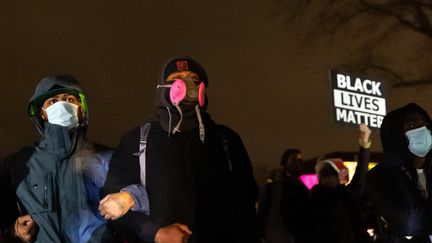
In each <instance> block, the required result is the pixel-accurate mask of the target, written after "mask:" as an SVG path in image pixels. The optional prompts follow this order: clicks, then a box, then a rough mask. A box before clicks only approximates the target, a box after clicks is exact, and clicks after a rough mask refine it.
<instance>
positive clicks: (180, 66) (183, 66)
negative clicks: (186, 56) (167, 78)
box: [176, 60, 189, 71]
mask: <svg viewBox="0 0 432 243" xmlns="http://www.w3.org/2000/svg"><path fill="white" fill-rule="evenodd" d="M176 66H177V71H188V70H189V65H188V62H187V61H186V60H185V61H177V62H176Z"/></svg>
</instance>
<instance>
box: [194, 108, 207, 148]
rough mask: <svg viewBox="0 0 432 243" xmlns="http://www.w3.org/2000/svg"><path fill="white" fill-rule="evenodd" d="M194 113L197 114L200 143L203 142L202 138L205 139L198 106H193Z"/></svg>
mask: <svg viewBox="0 0 432 243" xmlns="http://www.w3.org/2000/svg"><path fill="white" fill-rule="evenodd" d="M195 113H196V114H197V118H198V122H199V135H200V140H201V141H202V142H204V138H205V129H204V124H203V122H202V117H201V112H200V109H199V107H198V105H195Z"/></svg>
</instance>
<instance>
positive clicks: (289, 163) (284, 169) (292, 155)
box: [267, 148, 304, 182]
mask: <svg viewBox="0 0 432 243" xmlns="http://www.w3.org/2000/svg"><path fill="white" fill-rule="evenodd" d="M303 163H304V160H303V153H302V152H301V151H300V150H299V149H296V148H292V149H291V148H290V149H287V150H285V152H284V153H283V154H282V158H281V163H280V167H279V168H277V169H275V170H273V171H272V172H271V173H270V176H269V177H268V179H267V182H272V181H274V180H277V179H278V177H280V176H281V175H282V174H285V173H288V174H290V175H292V176H295V177H297V178H298V177H299V176H301V175H302V174H303V173H304V168H303V167H304V165H303Z"/></svg>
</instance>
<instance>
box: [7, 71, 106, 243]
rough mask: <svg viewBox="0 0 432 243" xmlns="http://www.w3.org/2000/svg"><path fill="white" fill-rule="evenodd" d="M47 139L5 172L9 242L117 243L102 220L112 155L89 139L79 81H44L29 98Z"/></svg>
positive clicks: (54, 78)
mask: <svg viewBox="0 0 432 243" xmlns="http://www.w3.org/2000/svg"><path fill="white" fill-rule="evenodd" d="M28 113H29V116H30V118H31V119H32V120H33V121H34V123H35V126H36V128H37V129H38V131H39V132H40V133H41V135H42V138H41V140H40V141H39V143H37V144H36V145H35V146H32V147H24V148H23V149H21V150H20V151H18V152H16V153H14V154H13V155H11V156H9V157H8V158H6V159H5V160H4V161H3V162H2V164H1V167H0V189H1V191H2V198H1V200H0V203H1V206H0V209H1V210H2V211H1V216H0V230H1V235H2V238H3V239H2V240H3V241H5V242H41V243H50V242H53V243H54V242H55V243H58V242H65V243H69V242H74V243H75V242H112V240H113V239H112V238H111V234H110V231H109V230H108V228H107V227H106V223H105V220H104V219H103V218H102V217H101V216H100V215H99V213H98V211H97V205H98V202H99V189H100V187H102V185H103V183H104V181H105V176H106V172H107V169H108V164H107V163H108V162H109V158H110V156H111V154H112V150H111V149H109V148H108V147H106V146H103V145H97V144H93V143H91V142H89V141H88V140H87V138H86V128H87V121H88V111H87V105H86V99H85V96H84V93H83V91H82V88H81V86H80V84H79V82H78V81H77V80H76V79H75V78H73V77H71V76H68V75H57V76H50V77H46V78H44V79H42V80H41V81H40V82H39V84H38V85H37V87H36V90H35V92H34V94H33V96H32V98H31V99H30V102H29V106H28Z"/></svg>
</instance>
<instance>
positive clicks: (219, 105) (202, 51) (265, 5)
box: [0, 0, 432, 179]
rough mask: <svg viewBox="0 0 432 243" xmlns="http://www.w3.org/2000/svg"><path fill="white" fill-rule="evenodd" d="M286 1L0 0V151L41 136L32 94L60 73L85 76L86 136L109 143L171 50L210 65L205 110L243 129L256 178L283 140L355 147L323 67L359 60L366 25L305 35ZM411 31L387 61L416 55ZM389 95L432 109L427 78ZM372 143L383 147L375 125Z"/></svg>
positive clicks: (139, 114) (128, 122)
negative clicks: (287, 12)
mask: <svg viewBox="0 0 432 243" xmlns="http://www.w3.org/2000/svg"><path fill="white" fill-rule="evenodd" d="M281 2H282V1H275V0H252V1H251V0H237V1H228V0H222V1H198V0H192V1H144V0H143V1H138V0H137V1H130V0H127V1H114V0H105V1H84V0H80V1H66V0H65V1H1V2H0V90H1V91H2V96H1V97H2V98H1V111H2V116H0V124H1V129H0V138H1V144H0V155H2V156H5V155H6V154H8V153H10V152H12V151H14V150H16V149H18V148H19V147H21V146H23V145H25V144H31V143H32V142H33V141H36V140H37V139H38V134H37V132H36V130H35V129H34V127H33V125H32V123H31V122H30V120H29V119H28V118H27V116H26V106H27V101H28V99H29V98H30V96H31V94H32V93H33V90H34V87H35V85H36V84H37V82H38V81H39V80H40V79H41V78H42V77H44V76H46V75H50V74H59V73H68V74H72V75H74V76H76V77H77V78H78V79H80V80H81V81H82V85H83V86H84V89H85V91H86V95H87V98H88V102H89V107H90V129H89V130H90V131H89V137H90V138H91V139H92V140H94V141H98V142H102V143H105V144H108V145H111V146H115V145H116V144H117V142H118V141H119V138H120V136H121V135H122V134H123V133H124V132H126V131H127V130H128V129H130V128H131V127H133V126H136V125H139V124H140V123H141V122H142V121H143V120H144V119H145V118H146V117H147V115H149V114H150V113H151V112H152V111H153V108H154V105H153V103H154V102H153V101H154V94H155V88H156V82H157V80H158V78H159V72H160V69H161V66H162V65H163V63H164V62H165V60H167V59H168V58H170V57H172V56H175V55H189V56H192V57H194V58H196V59H197V60H198V61H200V62H201V63H202V64H203V66H204V67H205V68H206V70H207V73H208V76H209V84H210V85H209V87H208V90H207V91H208V97H209V108H208V111H209V113H210V114H211V115H212V117H213V119H215V120H216V121H217V122H219V123H222V124H225V125H227V126H229V127H231V128H233V129H234V130H235V131H237V132H238V133H239V134H240V136H241V137H242V139H243V142H244V144H245V146H246V148H247V150H248V152H249V155H250V157H251V159H252V161H253V164H254V166H255V174H256V176H257V177H258V179H262V178H263V176H265V175H267V173H268V171H269V170H270V169H271V168H273V167H276V166H277V165H278V163H279V158H280V155H281V154H282V152H283V151H284V150H285V149H286V148H289V147H298V148H300V149H301V150H303V152H304V155H305V157H306V158H311V157H315V156H318V155H320V154H324V153H328V152H331V151H356V150H357V130H356V129H355V128H353V127H340V126H336V125H335V124H334V123H333V120H332V114H331V104H332V101H331V93H330V87H329V81H328V70H329V69H330V68H332V67H335V66H338V65H340V64H341V63H344V62H346V61H350V60H353V59H355V58H356V56H355V55H356V53H357V52H358V49H357V48H358V47H357V46H356V43H357V41H358V40H359V39H362V38H363V39H364V38H367V37H366V35H367V32H365V33H364V34H359V35H358V37H355V38H353V37H352V36H351V37H348V36H344V35H339V37H337V38H335V39H334V40H332V41H331V42H324V41H319V40H318V38H317V40H318V41H307V40H305V38H306V37H305V36H307V34H308V27H309V26H312V25H313V24H314V23H313V20H311V21H309V22H308V20H307V18H305V19H304V22H301V23H298V24H295V25H293V24H291V23H289V22H288V21H287V19H286V18H285V17H284V11H283V4H281ZM410 38H411V37H410V35H405V36H403V37H400V38H398V39H396V40H395V41H394V42H392V43H391V45H392V46H393V47H396V48H397V50H398V51H397V52H394V51H393V52H392V53H391V54H392V55H393V58H394V59H392V60H398V59H399V58H400V57H403V56H409V55H411V54H412V53H411V50H410V49H409V48H405V47H404V46H403V44H401V42H402V40H404V41H408V42H409V41H411V39H410ZM384 51H386V50H384ZM388 52H389V53H390V51H388ZM387 94H388V101H387V102H388V103H387V104H388V111H390V110H392V109H394V108H396V107H399V106H401V105H404V104H406V103H407V102H411V101H414V102H417V103H419V104H420V105H422V106H424V107H425V108H426V109H427V110H428V111H429V113H430V112H431V111H432V109H431V108H430V98H429V96H430V95H431V94H432V89H431V88H430V87H429V86H428V85H420V86H412V87H402V88H393V89H390V90H388V91H387ZM372 139H373V150H375V151H379V150H380V149H381V145H380V142H379V136H378V131H374V135H373V137H372Z"/></svg>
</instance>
